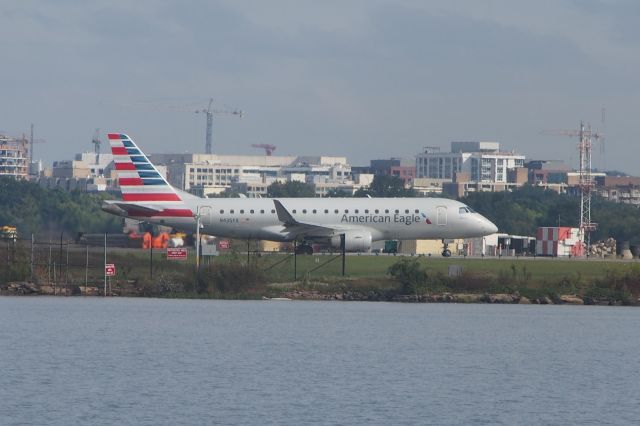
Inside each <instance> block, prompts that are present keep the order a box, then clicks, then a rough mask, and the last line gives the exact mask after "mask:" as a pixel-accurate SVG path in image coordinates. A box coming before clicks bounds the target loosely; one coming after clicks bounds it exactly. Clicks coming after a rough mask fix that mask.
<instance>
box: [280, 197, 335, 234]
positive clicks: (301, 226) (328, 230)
mask: <svg viewBox="0 0 640 426" xmlns="http://www.w3.org/2000/svg"><path fill="white" fill-rule="evenodd" d="M273 204H275V206H276V213H277V214H278V220H280V222H282V224H283V225H284V227H285V230H286V232H288V233H289V235H290V236H291V237H293V238H297V237H310V238H313V237H332V236H334V235H336V234H339V233H340V232H341V231H343V230H344V229H346V228H344V229H343V228H342V227H330V226H325V225H318V224H314V223H308V222H300V221H298V220H296V219H295V218H294V217H293V216H292V215H291V213H289V211H288V210H287V209H286V208H285V207H284V206H283V205H282V203H281V202H280V201H278V200H273Z"/></svg>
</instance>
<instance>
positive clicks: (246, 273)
mask: <svg viewBox="0 0 640 426" xmlns="http://www.w3.org/2000/svg"><path fill="white" fill-rule="evenodd" d="M265 281H266V280H265V274H264V271H263V270H262V268H260V267H259V265H258V264H257V263H250V264H248V265H247V264H246V263H244V262H242V261H241V260H240V259H239V258H238V257H233V258H231V259H230V260H228V261H222V260H218V261H214V262H212V263H210V264H208V265H203V266H202V267H201V268H200V272H199V273H198V276H197V280H196V292H198V293H200V294H202V293H209V294H212V293H224V294H238V293H242V292H247V291H251V290H257V289H260V288H262V287H264V284H265Z"/></svg>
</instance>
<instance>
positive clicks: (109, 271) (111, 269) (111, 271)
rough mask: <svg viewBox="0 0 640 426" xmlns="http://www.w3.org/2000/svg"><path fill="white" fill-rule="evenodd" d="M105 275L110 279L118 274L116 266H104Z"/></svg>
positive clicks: (108, 264)
mask: <svg viewBox="0 0 640 426" xmlns="http://www.w3.org/2000/svg"><path fill="white" fill-rule="evenodd" d="M104 274H105V275H106V276H108V277H112V276H114V275H115V274H116V265H115V264H114V263H107V264H106V265H104Z"/></svg>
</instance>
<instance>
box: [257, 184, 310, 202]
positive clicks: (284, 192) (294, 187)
mask: <svg viewBox="0 0 640 426" xmlns="http://www.w3.org/2000/svg"><path fill="white" fill-rule="evenodd" d="M315 195H316V194H315V191H314V189H313V186H312V185H309V184H308V183H304V182H298V181H289V182H285V183H281V182H274V183H272V184H271V185H269V187H268V188H267V197H270V198H280V197H294V198H300V197H315Z"/></svg>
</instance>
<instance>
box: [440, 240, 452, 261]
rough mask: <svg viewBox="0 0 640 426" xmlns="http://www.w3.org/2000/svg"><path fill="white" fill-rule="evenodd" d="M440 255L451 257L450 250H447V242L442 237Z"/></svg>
mask: <svg viewBox="0 0 640 426" xmlns="http://www.w3.org/2000/svg"><path fill="white" fill-rule="evenodd" d="M442 246H443V249H442V256H443V257H451V250H449V243H448V242H447V241H446V240H445V239H444V238H443V239H442Z"/></svg>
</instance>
